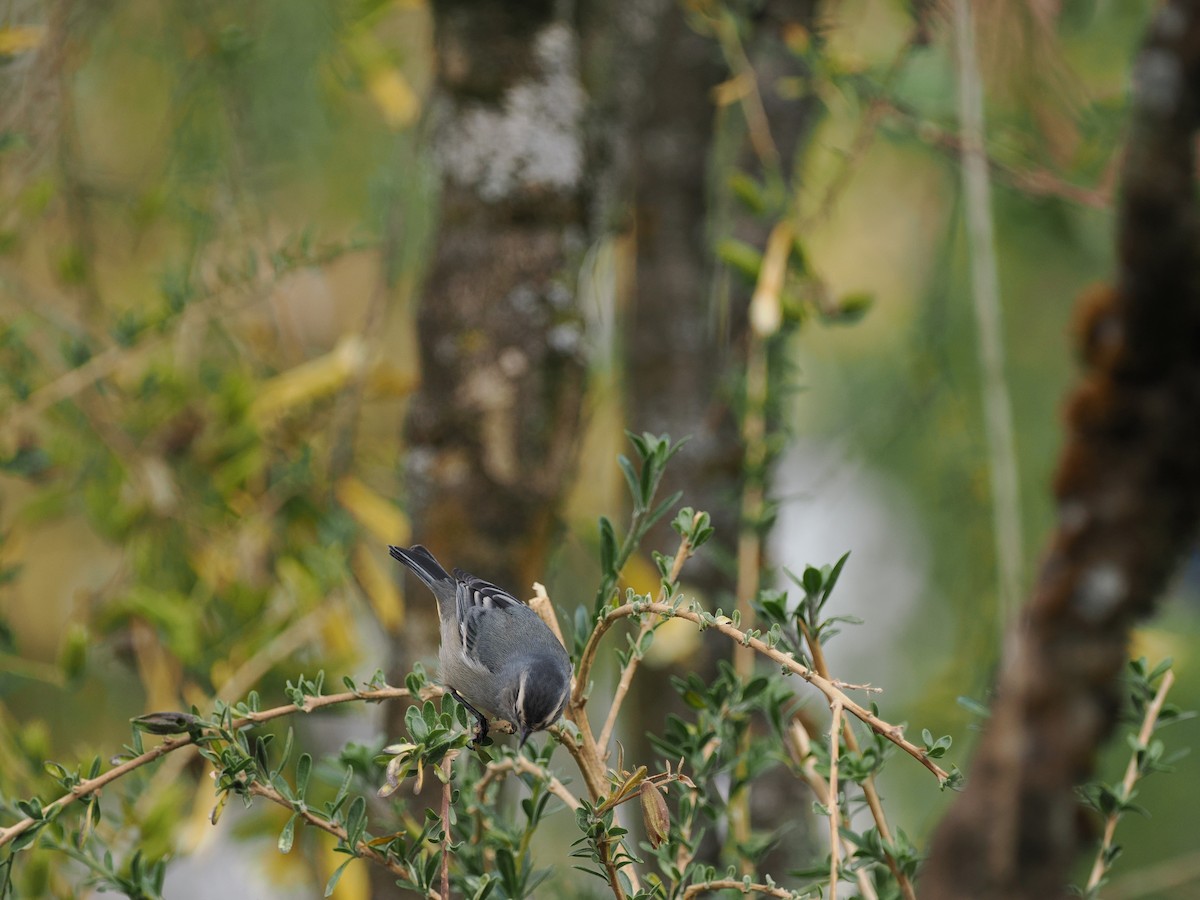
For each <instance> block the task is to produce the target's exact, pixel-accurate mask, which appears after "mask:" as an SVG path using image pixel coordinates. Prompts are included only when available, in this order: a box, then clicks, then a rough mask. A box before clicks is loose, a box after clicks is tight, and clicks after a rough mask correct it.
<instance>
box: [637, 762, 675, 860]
mask: <svg viewBox="0 0 1200 900" xmlns="http://www.w3.org/2000/svg"><path fill="white" fill-rule="evenodd" d="M641 793H642V822H643V824H644V825H645V826H646V840H648V841H649V842H650V846H651V847H658V845H659V844H661V843H663V841H665V840H666V839H667V837H668V836H669V835H670V833H671V812H670V810H668V809H667V800H666V798H665V797H663V792H662V789H661V788H659V786H658V785H657V784H655V783H654V782H653V781H650V780H649V779H646V780H645V781H643V782H642V789H641Z"/></svg>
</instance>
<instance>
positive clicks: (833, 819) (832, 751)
mask: <svg viewBox="0 0 1200 900" xmlns="http://www.w3.org/2000/svg"><path fill="white" fill-rule="evenodd" d="M829 709H830V712H831V713H833V715H832V716H831V717H830V720H829V893H830V894H832V895H833V896H835V897H836V896H837V886H838V819H839V818H840V816H839V814H838V799H837V795H838V754H839V752H840V751H841V749H842V736H841V734H840V732H841V730H842V704H841V703H840V702H839V701H837V700H834V701H833V703H832V704H830V707H829Z"/></svg>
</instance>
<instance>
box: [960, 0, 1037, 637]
mask: <svg viewBox="0 0 1200 900" xmlns="http://www.w3.org/2000/svg"><path fill="white" fill-rule="evenodd" d="M954 25H955V28H954V34H955V45H956V47H957V50H958V110H959V127H960V128H961V131H962V179H963V193H964V196H965V208H966V217H967V239H968V243H969V245H970V265H971V295H972V298H973V300H974V303H975V324H976V328H977V330H978V333H979V357H980V359H979V363H980V367H981V368H982V370H983V373H982V374H983V379H982V388H983V409H984V418H985V421H986V424H987V427H986V435H987V446H988V462H989V465H988V469H989V473H990V475H991V487H992V520H993V537H994V539H995V545H996V577H997V594H998V601H999V610H998V611H999V616H998V618H999V625H1000V627H999V628H997V633H998V634H999V635H1001V636H1003V635H1004V634H1005V633H1006V628H1005V625H1006V623H1007V622H1009V621H1010V620H1011V619H1012V617H1013V616H1014V615H1015V614H1016V611H1017V607H1018V605H1019V604H1020V602H1021V581H1022V568H1023V563H1022V559H1021V556H1022V547H1023V546H1024V545H1023V542H1022V537H1021V494H1020V483H1019V481H1018V475H1017V451H1016V437H1015V435H1014V432H1013V421H1012V399H1011V398H1010V396H1009V391H1008V380H1007V378H1006V377H1005V372H1004V369H1005V362H1004V325H1003V321H1002V318H1001V313H1000V276H999V274H998V272H997V269H996V236H995V234H994V231H993V226H992V198H991V184H990V182H989V179H988V162H987V154H986V151H985V145H984V136H985V129H984V111H983V86H982V82H981V79H980V76H979V64H978V60H977V59H976V56H975V26H974V22H973V20H972V15H971V0H955V5H954Z"/></svg>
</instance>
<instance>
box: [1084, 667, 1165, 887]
mask: <svg viewBox="0 0 1200 900" xmlns="http://www.w3.org/2000/svg"><path fill="white" fill-rule="evenodd" d="M1174 683H1175V673H1174V672H1172V671H1171V670H1170V669H1168V670H1167V672H1166V674H1165V675H1163V679H1162V683H1161V684H1160V685H1159V686H1158V693H1156V694H1155V695H1154V700H1153V702H1151V704H1150V705H1149V706H1148V707H1147V708H1146V715H1145V716H1144V717H1143V719H1142V727H1141V729H1140V730H1139V731H1138V736H1137V749H1135V750H1134V751H1133V754H1132V755H1131V756H1130V757H1129V764H1128V765H1127V766H1126V767H1125V778H1124V779H1122V781H1121V799H1122V800H1125V801H1128V800H1130V799H1132V797H1133V786H1134V785H1135V784H1137V780H1138V776H1139V775H1140V774H1141V772H1140V771H1139V767H1138V755H1139V754H1140V753H1141V752H1142V751H1143V750H1145V749H1146V748H1147V747H1149V746H1150V738H1151V737H1153V735H1154V726H1155V724H1156V723H1157V722H1158V714H1159V713H1161V712H1162V708H1163V704H1164V703H1165V702H1166V700H1167V691H1169V690H1171V685H1173V684H1174ZM1120 818H1121V810H1119V809H1115V810H1113V811H1112V812H1111V813H1109V814H1108V819H1107V820H1106V821H1105V822H1104V837H1103V838H1101V840H1100V849H1099V851H1097V853H1096V861H1095V862H1094V863H1092V874H1091V875H1090V876H1088V880H1087V890H1086V891H1085V896H1089V897H1090V896H1091V895H1092V891H1094V890H1096V889H1097V888H1098V887H1100V879H1102V878H1103V877H1104V873H1105V872H1107V871H1108V864H1107V863H1106V862H1105V859H1106V858H1107V856H1108V850H1109V848H1110V847H1111V846H1112V842H1113V834H1114V833H1115V832H1116V830H1117V820H1118V819H1120Z"/></svg>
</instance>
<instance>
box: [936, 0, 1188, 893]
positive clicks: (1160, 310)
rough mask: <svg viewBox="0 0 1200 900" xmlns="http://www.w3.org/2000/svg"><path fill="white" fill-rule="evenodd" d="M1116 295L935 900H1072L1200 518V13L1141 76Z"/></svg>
mask: <svg viewBox="0 0 1200 900" xmlns="http://www.w3.org/2000/svg"><path fill="white" fill-rule="evenodd" d="M1134 84H1135V91H1134V109H1133V127H1132V129H1131V132H1130V137H1129V145H1128V150H1127V156H1126V160H1125V166H1124V173H1123V179H1122V192H1121V193H1122V196H1121V201H1120V205H1119V210H1118V216H1119V219H1118V227H1119V237H1118V251H1119V259H1120V270H1119V277H1118V282H1117V287H1116V288H1115V289H1114V290H1110V289H1098V290H1094V291H1093V292H1091V293H1090V294H1088V295H1086V296H1085V297H1084V298H1083V299H1082V301H1081V302H1080V304H1079V312H1080V315H1079V339H1080V344H1081V349H1082V352H1083V358H1084V363H1085V372H1084V378H1083V382H1082V383H1081V384H1080V386H1079V387H1077V388H1076V389H1075V391H1074V393H1073V394H1072V395H1071V398H1070V400H1069V402H1068V404H1067V409H1066V418H1067V426H1068V440H1067V444H1066V447H1065V449H1064V450H1063V454H1062V458H1061V460H1060V462H1059V469H1058V475H1057V479H1056V483H1055V494H1056V495H1057V498H1058V504H1059V505H1058V509H1059V521H1058V526H1057V529H1056V531H1055V533H1054V534H1053V536H1052V539H1051V542H1050V545H1049V549H1048V552H1047V554H1046V557H1045V560H1044V562H1043V563H1042V567H1041V572H1040V574H1039V577H1038V580H1037V583H1036V585H1035V587H1034V590H1033V596H1032V597H1031V598H1030V600H1029V603H1028V605H1027V606H1026V608H1025V611H1024V615H1023V617H1022V621H1021V623H1020V625H1019V627H1018V629H1017V630H1016V631H1015V633H1014V634H1013V635H1012V636H1011V637H1010V640H1009V642H1008V646H1007V648H1006V653H1005V658H1004V663H1003V666H1002V669H1001V672H1000V675H999V683H998V685H997V695H996V701H995V704H994V705H993V709H992V715H991V718H990V719H989V720H988V724H987V728H986V729H985V731H984V733H983V736H982V738H981V741H980V744H979V748H978V750H977V752H976V754H975V759H974V761H973V763H972V766H971V773H970V776H969V778H968V781H967V786H966V789H965V791H964V792H963V793H962V794H961V795H960V796H959V797H958V798H957V801H956V803H955V804H954V805H953V806H952V807H951V809H950V811H949V813H948V814H947V815H946V817H945V819H944V820H943V821H942V822H941V824H940V826H939V828H938V830H937V832H936V834H935V835H934V840H933V845H932V853H931V856H930V858H929V861H928V863H927V865H926V867H925V872H924V877H923V879H922V881H921V896H922V897H925V898H929V900H941V898H947V900H949V898H960V897H973V898H979V900H989V898H997V900H998V898H1007V900H1020V898H1030V900H1034V898H1037V900H1044V898H1054V897H1065V896H1067V891H1066V879H1067V875H1068V870H1069V868H1070V866H1071V865H1072V863H1073V862H1074V861H1075V857H1076V855H1077V854H1078V852H1079V851H1080V850H1081V848H1082V847H1083V844H1084V840H1085V837H1086V833H1085V829H1084V827H1083V818H1082V814H1081V812H1080V807H1079V804H1078V801H1077V800H1076V796H1075V787H1076V786H1077V785H1078V784H1080V782H1082V781H1084V780H1086V779H1087V778H1088V777H1089V776H1090V775H1091V773H1092V771H1093V768H1094V764H1095V758H1096V752H1097V750H1098V749H1099V746H1100V744H1101V742H1102V741H1103V740H1104V738H1105V737H1107V735H1108V734H1109V733H1110V732H1111V731H1112V729H1113V726H1114V724H1115V722H1116V716H1117V712H1118V677H1119V675H1120V672H1121V670H1122V668H1123V665H1124V663H1125V660H1126V658H1127V654H1128V638H1129V629H1130V627H1131V625H1132V624H1133V623H1134V622H1135V621H1136V619H1137V618H1138V617H1140V616H1142V615H1145V614H1146V613H1148V612H1149V611H1151V609H1152V608H1153V605H1154V601H1155V599H1156V597H1157V596H1158V594H1159V592H1160V591H1161V590H1162V588H1163V586H1164V584H1165V582H1166V579H1167V578H1168V576H1169V575H1170V573H1171V571H1172V568H1173V567H1174V566H1175V564H1176V561H1177V559H1178V557H1179V555H1180V553H1181V552H1182V551H1183V550H1184V549H1186V547H1187V546H1188V545H1189V542H1190V540H1191V538H1192V537H1193V535H1194V533H1195V530H1196V526H1197V521H1198V511H1200V453H1198V452H1197V448H1198V447H1200V281H1198V276H1200V271H1198V268H1197V248H1198V247H1200V230H1198V228H1197V221H1198V220H1197V209H1196V198H1195V184H1194V176H1195V166H1196V160H1195V157H1194V140H1195V131H1196V129H1197V125H1198V124H1200V123H1198V120H1197V115H1198V114H1197V110H1198V109H1200V3H1198V2H1196V0H1175V2H1172V3H1170V4H1168V6H1167V8H1166V9H1165V10H1163V12H1162V13H1161V14H1160V15H1159V17H1158V19H1157V20H1156V22H1155V24H1154V26H1153V27H1152V29H1151V34H1150V38H1149V41H1148V43H1147V46H1146V48H1145V49H1144V50H1143V52H1142V54H1141V57H1140V59H1139V62H1138V64H1137V68H1136V70H1135V76H1134Z"/></svg>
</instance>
